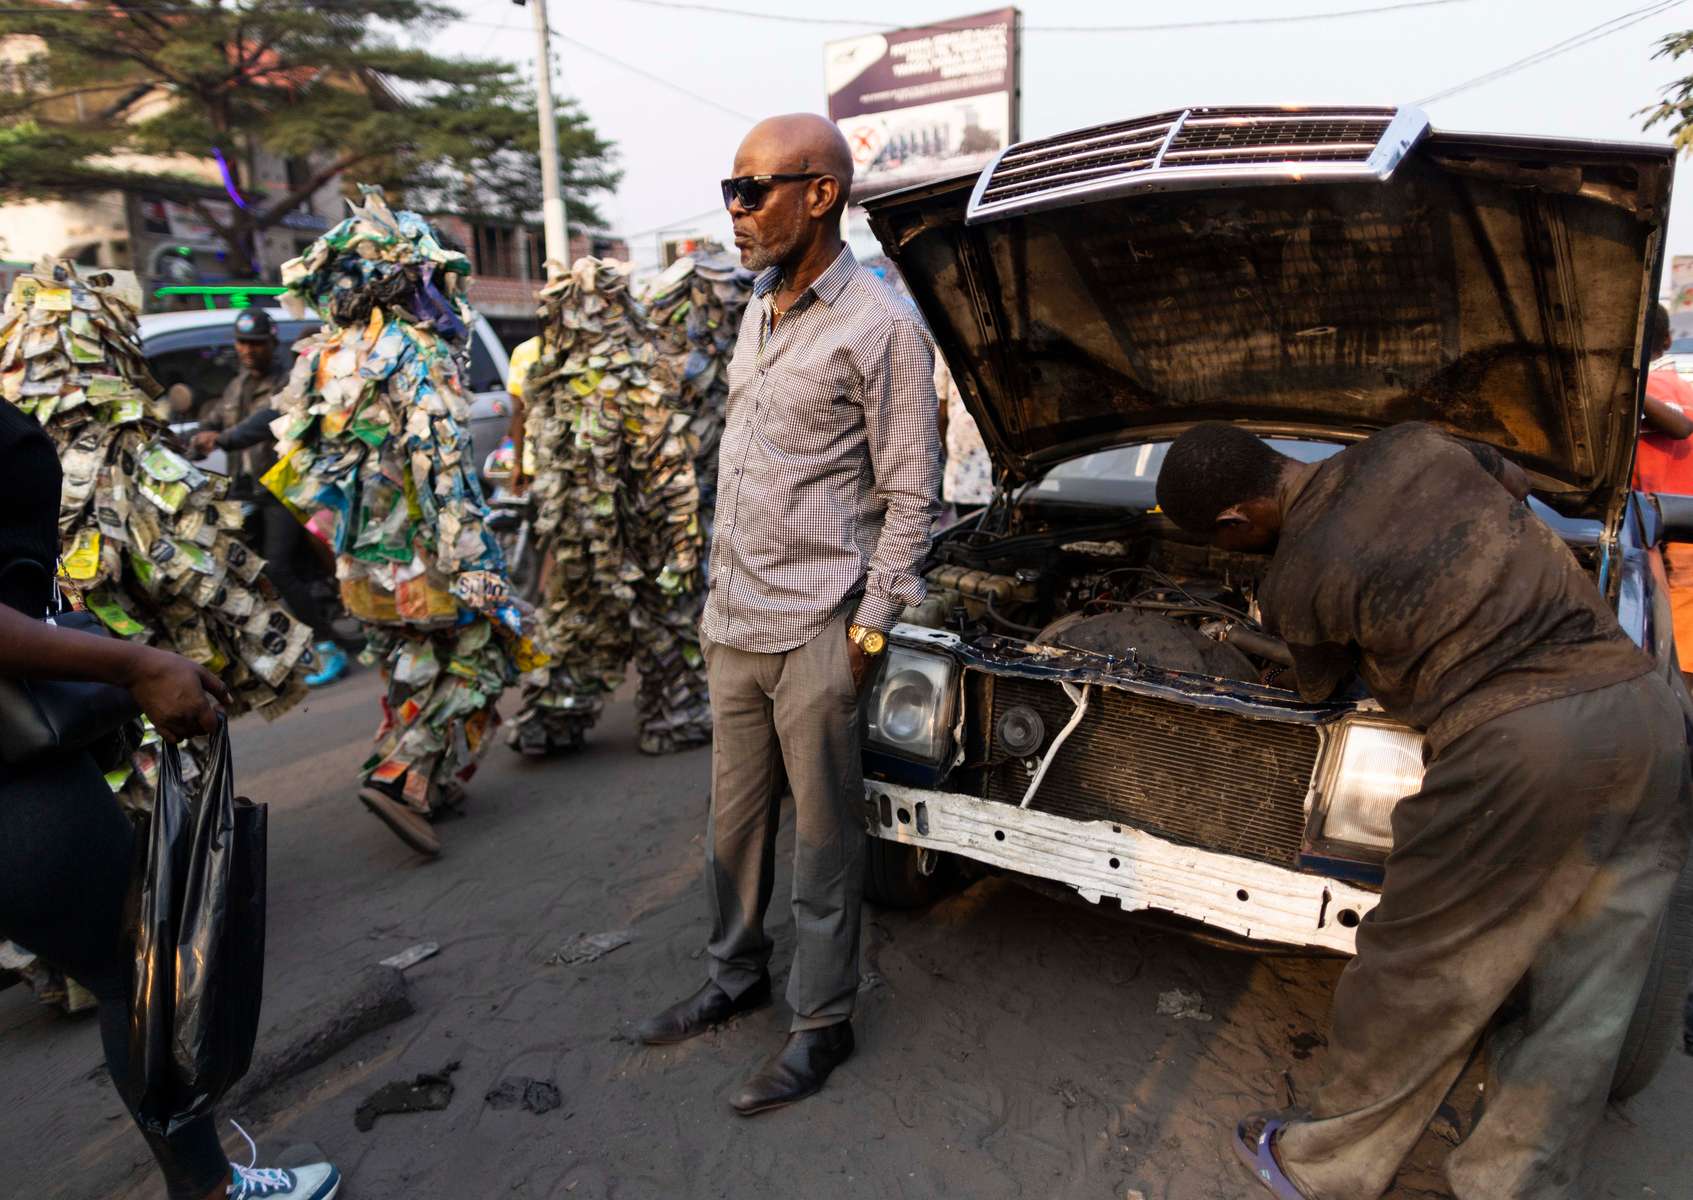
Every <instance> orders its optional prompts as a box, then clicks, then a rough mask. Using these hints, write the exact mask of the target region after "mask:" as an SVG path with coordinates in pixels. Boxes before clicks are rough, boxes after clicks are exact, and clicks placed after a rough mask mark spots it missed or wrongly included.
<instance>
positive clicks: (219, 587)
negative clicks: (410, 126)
mask: <svg viewBox="0 0 1693 1200" xmlns="http://www.w3.org/2000/svg"><path fill="white" fill-rule="evenodd" d="M140 306H141V291H140V288H139V287H138V286H137V285H136V281H135V277H134V275H132V274H131V273H130V272H128V271H98V270H96V271H89V270H87V269H86V268H84V269H83V271H82V272H79V270H78V268H77V267H76V266H75V265H73V264H72V263H69V262H61V261H56V260H53V259H48V260H45V261H43V262H42V263H41V264H40V265H39V266H37V267H36V268H35V269H34V270H33V271H25V272H23V273H21V274H19V275H18V276H17V278H16V279H15V280H14V281H13V284H12V288H11V290H10V292H9V293H8V294H7V295H6V297H5V301H4V308H3V309H0V395H4V397H5V399H6V401H7V402H9V403H11V404H13V405H15V406H16V407H17V408H18V409H19V410H21V411H23V412H26V413H29V414H31V415H33V416H34V417H35V418H36V420H38V421H39V422H40V423H41V425H42V427H43V428H44V429H45V430H46V432H47V435H48V437H50V438H51V439H52V441H53V444H54V445H55V446H56V447H57V449H58V452H59V463H60V467H61V470H62V471H63V482H62V484H61V485H60V492H59V562H58V564H54V563H33V562H22V561H15V562H9V563H0V573H5V574H8V575H9V574H10V573H11V572H14V571H17V572H30V571H36V572H44V573H45V574H46V575H49V576H51V575H52V574H54V572H55V571H56V572H57V576H58V580H57V582H58V587H59V591H60V594H61V597H62V599H63V600H64V601H65V602H66V603H67V604H68V605H70V606H74V607H76V608H80V609H84V610H86V611H88V612H91V613H93V614H94V615H95V616H96V617H97V618H99V620H100V622H101V624H103V625H104V626H105V627H106V628H107V629H108V630H109V631H110V632H111V633H112V634H113V635H114V636H116V637H121V638H129V639H131V640H134V641H138V642H144V643H146V644H148V645H152V646H158V647H159V648H161V649H165V650H171V651H174V652H176V653H178V654H181V655H184V656H186V657H188V658H191V659H193V660H194V661H195V662H197V663H199V664H200V665H201V666H203V667H205V668H206V669H207V670H210V671H212V672H214V673H215V674H217V676H218V677H219V678H220V679H222V680H223V682H224V683H225V685H227V687H228V688H229V691H230V693H231V695H232V697H233V698H234V703H233V705H232V706H231V707H230V710H229V711H230V716H232V717H233V716H238V715H240V714H242V713H246V712H253V711H257V712H259V713H261V714H263V715H264V716H265V717H267V718H273V717H275V716H277V715H279V714H280V713H282V712H285V711H286V710H287V709H288V708H289V707H291V706H292V705H293V704H294V703H295V701H297V700H298V699H299V698H300V697H301V696H302V695H304V693H305V685H304V679H305V675H306V671H307V669H308V667H309V666H310V663H311V655H310V650H309V648H308V647H309V645H310V642H311V631H310V630H309V629H308V628H307V627H306V626H305V625H303V624H301V623H300V622H299V621H296V620H295V619H294V617H293V615H292V614H291V613H289V611H288V610H287V608H286V606H285V605H284V604H283V603H282V601H281V599H280V598H279V597H278V596H277V594H276V591H275V589H273V588H272V587H271V586H270V583H269V582H268V581H267V580H266V579H265V578H264V576H263V575H262V574H261V573H260V572H261V571H262V570H263V568H264V565H265V563H264V559H262V558H260V557H259V556H258V554H256V553H254V551H253V550H252V548H251V546H250V545H249V543H248V541H247V535H246V532H245V530H244V529H243V513H242V507H241V504H240V502H239V501H235V500H230V499H227V498H226V494H227V490H228V487H229V480H228V479H226V478H225V477H224V476H222V475H215V474H210V473H208V472H203V471H201V470H199V469H198V468H196V467H195V466H193V464H191V463H190V462H189V461H188V460H187V458H185V457H184V456H183V455H182V453H181V450H182V447H181V446H180V445H179V444H178V443H177V441H176V439H175V438H174V436H173V435H172V434H171V432H170V428H169V426H168V424H167V420H168V417H169V414H168V412H167V411H166V409H165V406H164V405H163V404H162V403H161V401H160V399H159V396H160V388H159V385H158V383H157V382H155V380H154V379H153V376H152V373H151V372H150V371H149V370H148V369H147V361H146V359H145V358H144V357H143V356H142V353H141V344H140V340H139V332H138V330H139V319H138V315H137V314H138V311H139V309H140ZM31 615H45V614H31ZM109 749H110V755H109V757H108V758H107V760H106V761H104V762H103V763H102V764H101V765H102V766H103V767H104V768H105V769H106V770H107V775H106V781H107V783H109V784H110V785H111V788H112V790H113V792H114V793H116V795H117V797H118V801H119V803H120V804H121V805H122V806H123V807H124V808H125V809H127V810H129V811H131V812H146V811H148V810H150V809H151V808H152V803H153V791H154V788H155V786H156V785H157V783H158V766H159V739H158V736H157V735H156V734H155V733H154V732H153V731H152V729H151V728H143V731H142V734H141V736H140V739H139V741H135V740H134V739H130V740H127V741H125V742H124V743H123V744H115V745H113V746H112V747H110V748H109ZM182 751H183V753H182V769H183V777H184V780H185V782H187V783H188V784H189V785H190V786H192V785H193V784H194V782H195V781H196V780H197V779H198V778H199V776H200V772H201V764H202V760H203V749H202V747H201V746H200V745H199V744H198V743H197V742H195V741H188V742H185V743H183V745H182ZM0 968H7V969H11V970H16V971H18V972H19V973H20V974H22V975H23V976H24V978H25V979H27V980H28V981H29V982H30V983H31V985H32V987H34V989H35V991H36V994H37V995H38V996H39V997H41V998H42V999H43V1000H44V1001H46V1002H49V1003H55V1004H59V1005H62V1006H64V1007H65V1008H67V1009H69V1010H71V1011H73V1012H74V1011H77V1010H79V1009H82V1008H89V1007H92V1006H93V998H92V996H90V995H88V993H87V992H86V991H84V989H82V988H81V987H79V986H78V985H77V984H76V982H75V981H74V980H67V979H65V978H64V977H63V976H62V975H60V974H58V973H57V972H56V971H54V970H52V969H51V968H49V967H48V966H47V965H46V964H44V963H42V962H40V961H39V960H36V959H34V957H33V956H32V955H29V954H28V953H27V952H24V951H21V950H19V949H17V948H16V947H13V946H11V945H10V943H0Z"/></svg>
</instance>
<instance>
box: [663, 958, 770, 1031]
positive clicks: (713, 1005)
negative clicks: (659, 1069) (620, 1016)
mask: <svg viewBox="0 0 1693 1200" xmlns="http://www.w3.org/2000/svg"><path fill="white" fill-rule="evenodd" d="M769 1003H770V976H768V975H762V976H760V977H759V980H758V982H757V983H755V984H753V985H752V987H750V988H748V989H747V990H746V991H744V992H742V993H741V994H740V995H739V996H731V995H729V993H728V992H725V991H724V990H723V989H722V988H720V987H718V986H717V984H716V982H715V981H713V980H710V979H708V980H706V981H705V986H704V987H702V988H701V989H700V990H699V991H697V992H695V993H694V994H693V995H692V996H689V997H688V998H687V999H686V1000H678V1001H677V1002H676V1003H675V1004H672V1005H671V1006H670V1007H669V1008H667V1009H665V1010H664V1011H663V1012H661V1013H659V1014H658V1016H656V1017H651V1018H649V1019H648V1020H646V1021H644V1022H642V1024H641V1027H640V1028H639V1029H637V1030H636V1031H635V1035H636V1036H637V1037H639V1038H640V1039H641V1040H642V1041H643V1042H645V1043H646V1044H647V1045H649V1046H668V1045H670V1044H672V1043H673V1042H685V1041H687V1040H688V1039H689V1038H693V1037H698V1036H699V1035H700V1034H702V1033H704V1032H705V1031H706V1030H708V1029H710V1028H711V1027H712V1026H713V1025H721V1024H723V1022H725V1021H727V1020H728V1019H729V1018H730V1017H738V1016H740V1015H741V1014H742V1013H749V1012H752V1011H753V1010H754V1009H756V1008H763V1007H764V1006H765V1005H767V1004H769Z"/></svg>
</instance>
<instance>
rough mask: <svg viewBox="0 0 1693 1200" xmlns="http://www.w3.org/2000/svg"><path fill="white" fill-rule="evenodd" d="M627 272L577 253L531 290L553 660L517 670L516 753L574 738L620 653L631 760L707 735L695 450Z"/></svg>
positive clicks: (531, 402)
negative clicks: (630, 676) (630, 688)
mask: <svg viewBox="0 0 1693 1200" xmlns="http://www.w3.org/2000/svg"><path fill="white" fill-rule="evenodd" d="M627 271H628V268H627V266H626V265H624V264H619V263H614V262H610V261H601V260H599V259H594V258H583V259H579V260H578V261H577V263H576V265H575V267H574V268H572V270H571V271H570V273H569V274H567V275H561V276H559V277H558V278H556V279H555V280H553V281H552V282H551V283H549V284H548V285H547V287H546V288H545V289H543V291H542V292H541V301H542V305H541V311H540V314H539V315H540V318H541V324H542V333H541V353H540V358H539V359H538V361H537V362H536V364H535V366H534V367H533V368H532V369H531V371H530V374H529V379H528V382H527V385H526V386H525V388H524V398H525V402H526V405H527V408H528V423H529V428H531V429H532V430H534V433H535V438H534V441H535V449H536V473H535V479H534V482H533V484H532V485H531V495H532V496H533V498H534V503H535V535H536V537H537V539H538V541H539V545H540V547H541V550H542V554H543V560H544V562H545V563H546V565H545V566H544V567H543V570H542V585H541V600H540V608H541V614H542V619H543V621H544V622H545V625H546V630H547V635H548V642H549V645H550V648H551V650H552V651H553V654H554V658H555V664H556V665H554V666H553V667H552V668H551V669H549V670H542V671H534V672H531V673H529V674H527V675H525V677H524V681H523V682H524V688H523V711H522V713H521V714H520V715H519V717H518V719H517V724H516V728H515V729H514V730H513V736H512V741H513V744H514V745H516V746H517V747H518V748H519V749H522V750H523V751H525V752H526V753H545V752H547V751H556V750H564V749H570V748H574V747H575V746H578V745H580V744H581V742H582V738H583V736H584V734H585V733H586V732H587V730H588V729H589V728H590V727H591V726H592V725H593V723H594V722H595V720H597V719H598V717H599V715H600V712H601V711H602V709H603V708H604V706H605V698H606V696H607V695H609V694H610V693H611V692H612V691H613V690H615V689H616V687H617V685H618V684H619V683H620V682H621V681H622V678H623V673H624V670H625V668H626V667H627V666H628V664H629V662H630V660H631V659H633V660H634V663H635V666H636V669H637V670H638V671H639V672H640V676H641V685H640V690H639V692H638V693H637V696H636V714H637V722H638V726H639V733H640V748H641V750H642V751H643V752H645V753H648V754H663V753H667V752H669V751H672V750H679V749H683V748H685V747H688V746H694V745H699V744H702V743H704V742H706V741H709V740H710V738H711V712H710V705H709V702H708V701H707V698H706V685H705V663H704V660H703V658H702V657H701V655H700V649H699V635H698V632H697V631H698V626H699V616H700V605H701V603H702V602H703V597H704V586H703V575H702V568H703V562H702V559H703V548H704V538H703V535H702V532H701V528H700V520H699V489H698V486H697V485H696V483H695V477H694V459H695V454H696V450H697V443H696V440H695V438H694V435H693V434H692V433H690V432H689V422H690V418H689V416H688V414H687V413H685V412H681V411H679V410H678V409H677V408H676V407H675V404H674V394H673V393H672V392H671V391H669V390H668V389H667V388H666V387H665V381H664V379H663V378H662V377H661V376H660V375H659V374H658V373H657V372H658V367H659V352H658V347H657V345H656V344H655V342H654V330H653V327H652V325H651V324H650V322H649V321H648V319H647V316H646V313H645V312H644V310H643V309H642V308H641V306H640V305H639V304H637V303H636V302H635V300H634V299H633V298H632V297H631V296H630V295H629V291H628V274H627Z"/></svg>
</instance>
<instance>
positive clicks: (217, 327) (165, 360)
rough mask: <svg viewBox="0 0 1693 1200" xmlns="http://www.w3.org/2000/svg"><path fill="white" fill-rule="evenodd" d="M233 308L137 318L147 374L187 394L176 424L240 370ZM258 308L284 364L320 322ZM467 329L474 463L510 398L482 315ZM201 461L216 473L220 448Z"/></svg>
mask: <svg viewBox="0 0 1693 1200" xmlns="http://www.w3.org/2000/svg"><path fill="white" fill-rule="evenodd" d="M240 311H241V310H240V309H236V308H217V309H193V310H187V311H183V312H165V313H146V314H144V315H143V316H142V318H141V345H142V351H143V352H144V353H145V354H146V356H147V362H148V365H149V366H151V368H152V370H153V376H154V378H156V379H157V380H158V381H159V383H160V384H162V385H163V386H164V387H165V388H166V389H167V390H168V389H170V388H172V387H173V386H175V385H177V384H181V385H183V386H184V387H186V388H187V389H188V391H189V393H190V396H189V399H188V405H189V409H188V413H187V414H184V415H183V416H182V417H181V422H182V423H183V424H189V423H191V422H192V421H193V416H192V415H191V414H193V413H198V412H202V411H204V409H205V407H206V406H207V405H209V404H211V403H212V402H214V401H215V400H216V399H217V398H218V397H219V396H220V395H222V394H223V389H224V388H225V387H226V386H227V385H228V383H229V381H230V380H231V379H233V378H234V377H235V374H236V372H237V371H239V370H240V369H241V364H240V363H239V362H238V361H237V360H236V357H235V318H236V316H238V315H239V314H240ZM265 311H266V312H267V313H269V314H270V317H271V319H272V320H273V321H275V322H276V329H277V341H278V353H279V354H281V355H283V356H284V361H285V363H288V364H291V363H292V362H293V360H294V354H293V345H294V343H295V342H297V341H299V340H300V339H301V338H303V337H305V336H306V335H307V334H308V333H312V332H314V331H315V330H316V329H317V328H318V326H319V325H321V324H322V323H323V322H322V321H320V320H319V319H318V318H317V317H316V316H313V315H307V316H304V317H294V316H290V315H289V314H288V313H287V312H285V311H284V310H283V309H280V308H266V309H265ZM471 335H472V336H471V342H470V390H471V392H472V393H473V394H474V399H473V401H472V403H471V409H470V437H471V443H472V446H471V452H470V453H469V454H467V455H466V456H465V460H466V461H467V462H469V463H472V464H479V463H480V462H481V461H482V459H481V457H480V455H484V454H487V453H488V452H489V451H491V450H493V449H494V447H496V446H498V445H499V444H500V440H501V439H502V438H504V437H505V433H506V425H507V423H508V422H509V421H510V419H511V396H510V395H509V394H508V393H507V392H506V377H507V375H508V374H509V373H510V371H511V362H510V359H509V358H508V357H507V355H506V351H505V347H504V346H502V345H500V339H499V338H498V337H496V336H495V335H494V330H493V327H492V326H490V325H489V324H488V321H487V318H485V317H477V318H476V324H475V325H474V326H473V327H472V329H471ZM205 465H206V467H207V468H208V469H209V470H212V471H222V470H223V469H224V455H223V451H221V450H218V451H214V452H213V454H212V455H211V456H210V457H208V458H207V459H206V463H205Z"/></svg>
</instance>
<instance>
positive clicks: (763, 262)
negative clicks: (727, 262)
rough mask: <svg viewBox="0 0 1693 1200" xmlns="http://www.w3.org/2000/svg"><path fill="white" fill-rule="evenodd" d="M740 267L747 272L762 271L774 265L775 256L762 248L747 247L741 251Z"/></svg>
mask: <svg viewBox="0 0 1693 1200" xmlns="http://www.w3.org/2000/svg"><path fill="white" fill-rule="evenodd" d="M741 265H742V266H743V267H745V268H746V269H747V270H749V271H763V270H765V269H767V268H769V267H773V266H775V265H776V255H775V254H773V253H771V252H770V251H769V250H768V249H766V248H765V247H763V246H748V247H747V248H746V249H745V250H743V251H741Z"/></svg>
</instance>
